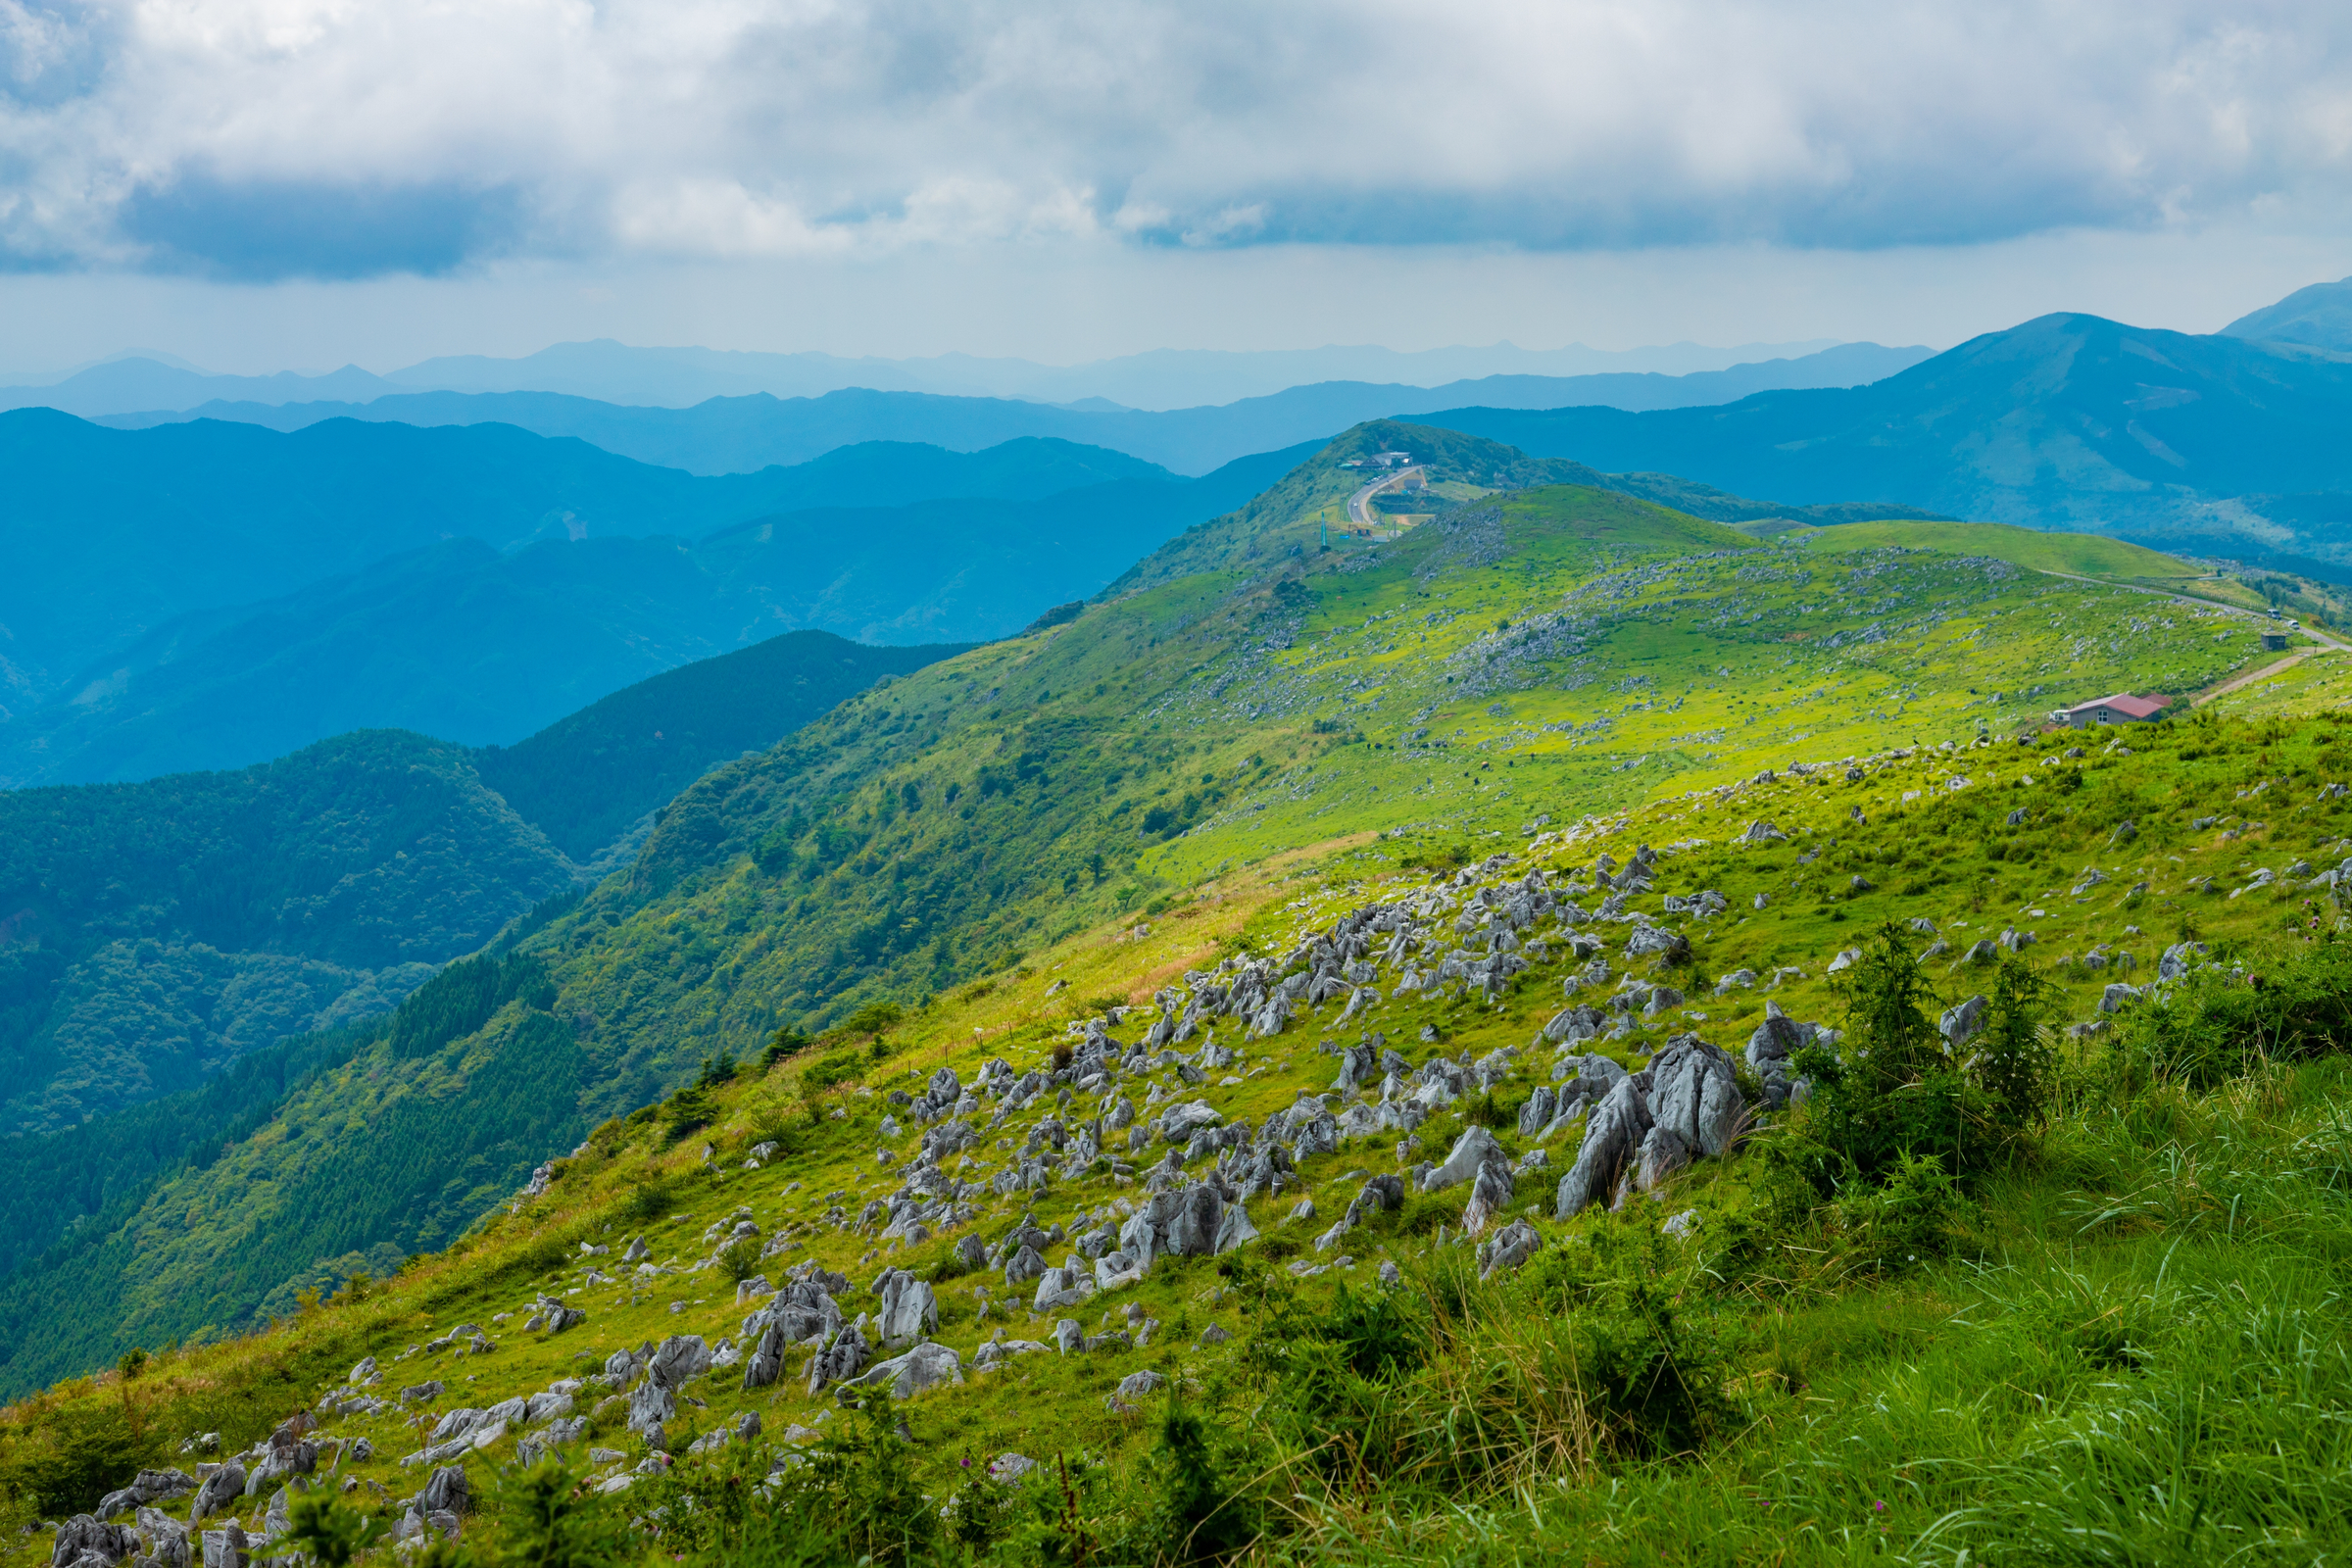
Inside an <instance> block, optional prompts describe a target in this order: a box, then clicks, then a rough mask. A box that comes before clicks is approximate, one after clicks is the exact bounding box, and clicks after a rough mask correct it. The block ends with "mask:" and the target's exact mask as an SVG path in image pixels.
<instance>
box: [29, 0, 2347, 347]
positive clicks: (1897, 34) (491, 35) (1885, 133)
mask: <svg viewBox="0 0 2352 1568" xmlns="http://www.w3.org/2000/svg"><path fill="white" fill-rule="evenodd" d="M2348 46H2352V6H2345V5H2343V4H2340V3H2337V4H2267V5H2266V4H2260V3H2253V4H2247V3H2239V4H2233V5H2228V6H2224V5H2215V4H2186V3H2179V0H2133V3H2130V4H2118V3H2107V0H2071V3H2065V4H2021V3H2003V0H1974V3H1970V4H1956V3H1951V0H1943V3H1939V4H1934V5H1922V4H1903V3H1900V0H1868V3H1857V4H1805V3H1801V0H1774V3H1771V4H1739V3H1712V4H1688V3H1677V0H1639V3H1622V4H1596V3H1589V0H1550V3H1528V4H1508V3H1480V0H1447V3H1446V4H1443V5H1438V4H1383V3H1368V0H1357V3H1353V4H1345V5H1340V4H1327V3H1319V0H1283V3H1279V4H1272V5H1269V4H1266V3H1264V0H1252V3H1247V4H1243V3H1224V0H1184V3H1182V4H1175V3H1168V4H1146V3H1135V0H1086V3H1083V4H1068V5H1054V4H1040V3H1032V4H1002V3H997V0H953V3H930V0H881V3H874V4H867V5H847V4H828V3H824V0H656V3H645V0H607V3H603V4H587V3H580V0H401V3H378V0H135V3H133V0H117V3H93V4H73V3H66V0H0V255H4V256H5V258H6V262H7V266H8V272H7V274H6V275H5V276H4V277H0V312H4V319H0V334H4V335H0V366H6V367H10V368H27V367H32V366H37V365H41V364H48V363H65V362H70V361H72V360H74V359H78V358H86V357H91V356H94V355H97V354H101V353H105V352H109V351H112V350H115V349H120V348H123V347H128V346H132V345H138V346H148V347H155V348H160V349H165V350H169V351H171V352H174V353H179V354H183V355H185V356H187V357H189V358H191V359H195V360H198V361H200V362H203V363H207V364H211V365H215V366H217V367H218V368H227V369H239V370H256V369H270V368H280V367H283V366H301V367H304V368H323V367H325V366H328V365H332V364H336V363H340V362H342V361H345V360H356V361H359V362H360V363H363V364H367V365H369V366H370V367H371V368H392V367H393V366H395V365H398V364H401V363H405V362H406V361H408V360H413V359H416V358H421V357H423V356H424V355H427V354H433V353H451V352H468V351H472V352H487V353H501V354H511V353H522V352H528V351H529V350H531V349H534V348H537V347H540V346H543V345H544V344H545V343H547V342H549V341H554V340H558V339H563V338H576V337H586V336H598V335H605V336H615V337H621V338H624V339H627V340H630V341H637V342H685V341H692V342H706V343H711V344H712V345H714V346H719V347H730V348H764V349H798V348H821V349H826V350H830V351H832V352H836V353H879V354H892V355H901V354H916V353H936V352H941V351H945V350H952V349H960V350H967V351H970V352H976V353H989V354H1025V355H1028V356H1030V357H1034V358H1041V359H1049V360H1062V361H1067V360H1074V359H1084V358H1092V357H1096V356H1099V355H1103V354H1112V353H1123V352H1130V351H1133V350H1138V349H1143V348H1151V347H1159V346H1180V347H1212V348H1216V347H1222V348H1253V347H1302V346H1310V345H1313V344H1318V343H1324V342H1335V341H1336V342H1379V343H1386V344H1389V345H1391V346H1394V347H1398V348H1421V347H1429V346H1434V345H1438V344H1444V343H1451V342H1486V341H1493V340H1495V339H1496V338H1509V339H1511V340H1513V341H1515V342H1519V343H1521V344H1523V345H1525V346H1530V347H1551V346H1555V345H1557V344H1561V343H1565V342H1569V341H1583V342H1587V343H1591V344H1593V345H1595V346H1599V347H1612V348H1614V347H1629V346H1633V345H1636V344H1641V343H1654V342H1666V341H1674V340H1677V339H1686V338H1687V339H1695V340H1698V341H1705V342H1722V343H1732V342H1742V341H1754V340H1791V339H1800V338H1814V337H1872V338H1877V339H1879V340H1881V341H1885V342H1928V343H1932V344H1935V345H1936V346H1943V345H1945V344H1948V343H1950V342H1953V341H1956V340H1958V339H1959V338H1962V337H1965V336H1967V335H1969V334H1971V333H1973V332H1975V331H1980V330H1985V329H1988V328H1991V327H1996V326H2000V325H2005V324H2008V323H2010V322H2011V321H2014V320H2016V319H2022V318H2023V317H2026V316H2030V315H2034V314H2037V313H2039V312H2041V311H2044V310H2053V309H2088V310H2098V311H2101V312H2103V313H2105V314H2111V315H2118V316H2123V317H2126V318H2127V319H2138V320H2141V321H2144V322H2146V323H2147V324H2153V325H2176V326H2180V327H2183V328H2188V329H2198V330H2206V329H2211V328H2212V327H2214V326H2218V325H2220V324H2221V323H2222V322H2223V321H2226V320H2228V319H2229V318H2231V317H2233V316H2235V315H2238V314H2240V313H2241V312H2243V311H2245V310H2249V309H2252V308H2253V307H2255V306H2257V305H2260V304H2263V303H2267V302H2268V301H2269V300H2270V299H2272V298H2275V297H2277V296H2278V295H2279V294H2281V293H2284V292H2286V291H2287V290H2288V289H2291V288H2294V287H2297V286H2300V285H2301V284H2304V283H2308V282H2314V281H2318V280H2321V279H2324V278H2333V277H2337V276H2341V275H2344V274H2345V273H2347V272H2352V203H2348V202H2347V197H2348V196H2352V47H2348Z"/></svg>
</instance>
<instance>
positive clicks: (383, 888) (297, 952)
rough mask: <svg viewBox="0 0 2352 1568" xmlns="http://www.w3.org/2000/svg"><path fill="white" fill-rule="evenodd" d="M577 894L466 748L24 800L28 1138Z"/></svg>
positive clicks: (397, 743)
mask: <svg viewBox="0 0 2352 1568" xmlns="http://www.w3.org/2000/svg"><path fill="white" fill-rule="evenodd" d="M571 885H572V867H571V865H570V863H569V862H568V861H567V860H565V859H564V857H563V856H562V855H561V854H560V853H558V851H557V850H556V848H555V847H554V846H553V845H552V844H550V843H549V842H548V840H547V837H546V835H544V834H542V833H541V832H539V831H538V829H536V828H534V827H532V826H531V825H530V824H529V823H527V822H525V821H523V820H522V819H521V818H520V817H519V816H517V815H516V814H515V811H514V810H513V809H511V808H510V807H509V806H508V805H507V804H506V803H505V802H504V801H502V800H500V799H499V798H498V796H497V795H495V794H494V793H492V792H491V791H490V790H489V789H487V788H486V787H484V785H483V784H482V782H481V780H480V778H479V777H478V776H476V774H475V772H474V769H473V765H472V762H471V760H470V758H469V757H468V756H467V754H466V751H465V749H464V748H462V747H457V746H452V745H450V744H448V743H447V742H443V741H433V740H428V739H426V738H424V737H423V736H420V735H409V734H403V733H399V732H397V731H376V732H370V733H363V734H356V735H347V736H343V737H340V738H338V739H336V740H332V741H327V742H323V743H321V744H319V745H318V746H315V747H312V748H310V749H309V750H307V751H304V752H299V753H297V754H295V755H294V756H291V757H287V758H284V759H281V760H278V761H275V762H270V763H265V764H263V765H260V766H257V767H252V768H248V769H245V770H243V771H241V772H237V773H229V774H205V773H198V774H182V775H178V776H175V777H171V778H164V779H157V780H155V781H154V782H152V783H147V784H137V785H123V786H112V787H100V788H59V789H40V790H19V791H14V792H11V793H9V794H6V795H0V911H5V912H4V913H0V929H4V930H5V931H6V939H5V946H0V964H4V965H5V970H4V972H5V975H6V981H5V989H4V991H0V995H4V996H5V998H6V1003H5V1011H4V1012H0V1059H5V1061H6V1063H7V1067H8V1083H9V1086H10V1093H9V1096H8V1100H7V1102H6V1104H5V1107H4V1108H0V1118H4V1119H5V1124H6V1127H7V1130H9V1131H12V1132H13V1131H21V1130H28V1129H37V1128H48V1127H59V1126H70V1125H72V1124H73V1123H74V1122H78V1121H80V1120H82V1119H84V1118H85V1117H89V1116H95V1115H104V1114H108V1113H111V1112H114V1111H118V1110H121V1109H123V1107H124V1106H127V1105H129V1104H132V1103H136V1102H138V1101H141V1100H146V1099H149V1098H152V1097H153V1096H155V1095H159V1094H167V1093H171V1092H172V1091H174V1090H180V1089H185V1088H188V1087H190V1086H191V1085H193V1084H195V1083H196V1082H197V1081H198V1080H199V1079H200V1078H202V1077H204V1076H206V1075H207V1074H209V1073H212V1072H216V1071H218V1070H220V1069H221V1067H222V1066H224V1065H226V1064H227V1063H228V1062H229V1061H230V1060H232V1059H234V1058H235V1057H236V1056H238V1055H240V1054H243V1053H245V1052H247V1051H251V1050H254V1049H256V1048H258V1047H260V1046H264V1045H269V1044H271V1043H273V1042H274V1041H276V1040H278V1039H280V1038H282V1037H284V1036H287V1035H294V1034H301V1033H304V1032H306V1031H309V1030H313V1029H319V1028H325V1027H328V1026H330V1025H332V1024H334V1023H336V1022H337V1021H339V1020H341V1019H344V1018H349V1017H360V1016H367V1015H369V1014H372V1013H377V1012H382V1011H384V1010H386V1009H388V1008H389V1007H390V1006H391V1005H393V1004H394V1003H397V1002H398V1001H399V1000H400V999H401V997H403V996H405V995H406V994H407V993H408V992H409V991H410V990H412V989H414V988H415V987H416V986H417V983H418V982H419V981H421V980H422V979H423V978H424V977H425V976H426V975H428V974H430V973H431V972H432V968H433V966H434V965H436V964H440V963H446V962H447V961H448V960H450V959H451V958H454V957H457V956H460V955H462V954H466V953H470V952H472V951H473V950H474V949H476V948H478V947H480V946H481V945H482V944H483V943H485V942H487V941H488V940H489V939H490V938H491V937H493V936H495V935H496V934H497V933H498V930H499V928H500V927H501V926H503V925H505V924H506V923H507V922H508V921H509V920H511V919H513V918H514V917H515V915H517V914H519V913H521V912H522V911H523V910H524V909H526V908H528V907H531V906H532V905H533V904H535V903H537V902H538V901H540V900H542V899H545V898H547V897H548V896H550V895H551V894H554V893H557V892H559V891H561V890H564V889H566V888H569V887H570V886H571Z"/></svg>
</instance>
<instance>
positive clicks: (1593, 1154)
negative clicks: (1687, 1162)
mask: <svg viewBox="0 0 2352 1568" xmlns="http://www.w3.org/2000/svg"><path fill="white" fill-rule="evenodd" d="M1649 1126H1650V1117H1649V1107H1648V1106H1647V1105H1646V1104H1645V1103H1643V1101H1642V1091H1641V1090H1640V1089H1639V1088H1637V1087H1636V1086H1635V1084H1634V1081H1633V1079H1632V1078H1630V1077H1628V1078H1623V1079H1620V1080H1618V1082H1617V1084H1616V1086H1615V1087H1614V1088H1612V1089H1611V1090H1610V1091H1609V1092H1608V1094H1607V1095H1605V1096H1604V1097H1602V1099H1601V1101H1600V1103H1599V1104H1597V1105H1595V1106H1594V1107H1593V1113H1592V1116H1591V1118H1590V1119H1589V1120H1588V1122H1587V1124H1586V1127H1585V1141H1584V1143H1583V1144H1582V1145H1581V1146H1580V1147H1579V1148H1578V1149H1577V1152H1576V1163H1574V1164H1573V1165H1571V1166H1569V1167H1568V1173H1567V1174H1566V1175H1565V1176H1562V1177H1561V1178H1560V1186H1559V1193H1558V1197H1557V1201H1556V1205H1555V1206H1556V1209H1557V1212H1558V1214H1559V1217H1560V1218H1562V1219H1573V1218H1575V1217H1576V1215H1577V1214H1579V1213H1580V1212H1582V1211H1583V1209H1584V1208H1585V1205H1587V1204H1588V1203H1591V1202H1593V1201H1595V1200H1597V1199H1602V1198H1605V1197H1607V1195H1608V1193H1609V1191H1610V1189H1611V1188H1613V1187H1614V1186H1615V1185H1616V1182H1617V1176H1618V1173H1619V1171H1620V1170H1622V1169H1623V1168H1624V1166H1625V1164H1626V1162H1627V1161H1628V1160H1629V1159H1631V1158H1632V1157H1633V1155H1634V1152H1635V1151H1636V1150H1637V1149H1639V1148H1640V1147H1641V1141H1642V1138H1643V1137H1645V1136H1647V1134H1648V1132H1649Z"/></svg>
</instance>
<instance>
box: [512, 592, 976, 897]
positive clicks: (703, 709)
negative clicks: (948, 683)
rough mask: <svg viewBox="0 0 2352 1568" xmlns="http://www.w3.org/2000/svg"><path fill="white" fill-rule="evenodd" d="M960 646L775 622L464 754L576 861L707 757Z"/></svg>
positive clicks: (768, 739)
mask: <svg viewBox="0 0 2352 1568" xmlns="http://www.w3.org/2000/svg"><path fill="white" fill-rule="evenodd" d="M962 652H964V649H963V648H962V647H959V646H957V645H955V644H946V645H941V644H927V645H924V646H921V647H915V648H868V647H865V646H863V645H862V644H858V643H853V642H849V641H846V640H844V639H842V638H839V637H836V636H833V635H832V634H831V633H829V632H821V631H794V632H786V633H785V634H784V635H783V636H781V637H770V638H769V639H768V640H767V641H765V642H763V643H754V644H753V645H752V646H751V647H749V648H746V649H743V650H742V651H740V652H738V653H732V654H726V655H722V656H721V657H719V658H717V659H705V660H700V661H698V662H694V663H691V664H687V665H685V666H683V667H682V668H678V669H673V670H670V671H669V672H668V673H666V674H662V675H656V676H654V677H653V678H652V679H651V680H642V681H639V682H638V683H637V684H636V685H634V686H630V687H627V688H624V689H623V690H621V691H617V692H614V693H613V695H612V696H610V697H607V698H605V699H604V700H603V701H601V702H597V703H592V704H590V705H589V706H588V707H586V708H584V709H582V710H580V711H578V712H576V713H573V714H570V715H569V716H568V717H565V718H561V719H558V720H557V721H556V722H555V723H553V724H550V725H549V726H548V727H547V728H545V729H543V730H541V731H540V732H539V733H538V734H536V735H533V736H531V737H529V738H528V739H526V740H522V741H518V742H516V743H515V745H513V746H507V747H498V746H492V747H488V748H486V749H484V750H482V751H480V752H477V753H475V754H474V759H473V763H474V767H475V769H476V770H477V771H478V772H479V773H480V774H481V776H482V781H483V782H484V783H486V784H488V785H489V786H490V787H491V788H492V789H494V790H496V791H497V792H498V793H499V794H500V795H501V796H503V797H504V798H505V799H506V802H507V804H508V805H510V806H512V807H513V808H514V809H515V812H516V814H518V815H520V816H521V817H522V818H523V820H525V821H527V822H529V823H530V824H531V825H532V826H533V827H536V828H538V829H539V830H540V831H541V832H542V833H545V834H546V835H547V836H548V839H549V841H550V842H551V843H553V844H554V845H555V846H556V848H557V849H558V850H560V851H562V852H563V853H564V855H566V856H568V857H570V858H572V859H573V860H574V861H576V862H578V863H579V864H582V865H586V864H587V863H588V862H589V861H591V860H593V859H595V858H597V857H598V856H599V854H600V853H602V852H603V851H605V850H606V849H607V848H608V846H610V845H612V844H613V841H614V840H616V839H618V838H620V837H622V835H624V834H626V833H627V832H628V830H629V828H630V827H631V825H632V824H634V823H636V822H637V821H638V820H639V819H640V818H641V817H644V816H646V815H647V814H648V813H650V812H652V811H653V810H655V809H657V808H659V807H661V806H662V804H663V803H665V802H666V801H668V800H669V799H670V797H672V796H674V795H676V794H677V793H678V792H679V791H680V790H682V789H684V788H685V787H686V786H687V785H689V784H691V783H693V782H694V781H695V780H696V779H698V778H700V777H702V776H703V774H705V773H706V772H708V771H710V770H711V767H712V766H713V765H715V764H716V763H719V762H723V761H732V760H734V759H736V758H737V757H740V756H742V755H743V754H744V753H745V752H749V751H765V750H766V749H767V748H768V747H770V746H772V745H774V744H775V743H776V740H777V739H778V737H780V736H783V735H787V734H790V733H791V732H792V731H793V730H796V729H798V728H800V727H801V726H802V725H803V724H806V723H808V722H809V720H810V719H812V718H814V717H816V716H817V715H818V714H819V713H822V712H824V711H826V710H827V709H829V708H832V707H833V706H834V705H835V704H837V703H839V702H841V701H842V700H843V699H844V698H846V697H849V696H851V695H852V694H854V693H856V692H858V691H862V690H864V689H865V688H866V687H867V686H870V685H872V684H874V682H876V681H877V680H883V679H887V678H889V677H891V676H894V675H904V674H907V673H909V672H910V671H913V670H917V669H920V668H922V667H923V666H924V665H925V664H930V663H935V662H938V661H940V660H942V659H947V658H951V657H953V656H954V655H956V654H959V653H962Z"/></svg>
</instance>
